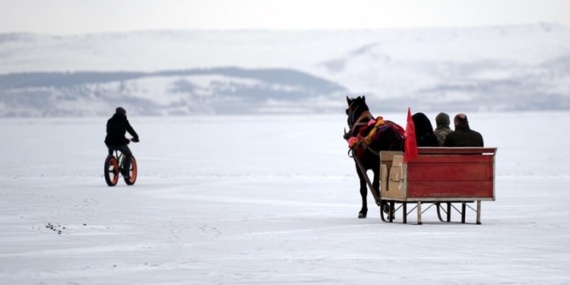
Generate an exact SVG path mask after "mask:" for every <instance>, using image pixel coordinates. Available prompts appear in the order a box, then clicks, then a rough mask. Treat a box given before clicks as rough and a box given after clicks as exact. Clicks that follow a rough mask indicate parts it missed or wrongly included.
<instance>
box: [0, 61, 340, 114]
mask: <svg viewBox="0 0 570 285" xmlns="http://www.w3.org/2000/svg"><path fill="white" fill-rule="evenodd" d="M340 93H342V94H346V93H347V90H346V89H345V88H344V87H342V86H340V85H338V84H334V83H331V82H329V81H326V80H323V79H320V78H317V77H314V76H311V75H308V74H305V73H302V72H297V71H294V70H287V69H247V70H245V69H239V68H215V69H191V70H179V71H161V72H146V73H144V72H73V73H46V72H40V73H17V74H9V75H0V96H2V97H0V98H2V100H1V101H0V116H4V117H38V116H98V115H108V114H109V112H110V111H112V110H114V108H115V107H116V106H119V105H121V106H124V107H126V108H127V110H129V113H131V114H139V115H191V114H218V113H223V114H257V113H307V112H313V113H315V112H316V113H322V112H327V111H331V109H337V108H339V106H340V104H341V103H342V102H339V101H338V100H333V99H331V96H335V95H337V94H340Z"/></svg>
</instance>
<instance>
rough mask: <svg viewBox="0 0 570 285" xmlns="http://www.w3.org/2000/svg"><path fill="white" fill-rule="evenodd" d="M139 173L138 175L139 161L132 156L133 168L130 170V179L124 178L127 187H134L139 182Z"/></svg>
mask: <svg viewBox="0 0 570 285" xmlns="http://www.w3.org/2000/svg"><path fill="white" fill-rule="evenodd" d="M137 173H138V169H137V160H136V159H135V157H134V156H131V168H130V169H129V176H130V177H129V179H127V178H126V177H123V178H124V179H125V183H127V185H134V184H135V182H137Z"/></svg>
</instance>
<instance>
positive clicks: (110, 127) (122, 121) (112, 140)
mask: <svg viewBox="0 0 570 285" xmlns="http://www.w3.org/2000/svg"><path fill="white" fill-rule="evenodd" d="M126 132H129V134H131V135H132V136H133V139H134V140H138V139H139V135H137V133H136V132H135V130H134V129H133V127H131V124H129V120H127V116H125V115H124V114H121V113H115V115H113V117H111V118H110V119H109V120H108V121H107V136H106V137H105V144H106V145H108V146H119V145H124V144H126V143H125V133H126Z"/></svg>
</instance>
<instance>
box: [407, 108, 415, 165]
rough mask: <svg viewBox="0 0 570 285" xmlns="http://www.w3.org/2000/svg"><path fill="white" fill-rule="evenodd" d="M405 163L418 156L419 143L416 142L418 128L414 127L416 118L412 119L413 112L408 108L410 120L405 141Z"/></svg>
mask: <svg viewBox="0 0 570 285" xmlns="http://www.w3.org/2000/svg"><path fill="white" fill-rule="evenodd" d="M404 147H405V152H404V163H407V162H408V161H411V160H414V159H415V158H416V157H418V144H417V142H416V128H415V127H414V120H412V113H411V112H410V108H408V121H407V122H406V141H405V146H404Z"/></svg>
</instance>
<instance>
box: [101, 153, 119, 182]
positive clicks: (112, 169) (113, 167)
mask: <svg viewBox="0 0 570 285" xmlns="http://www.w3.org/2000/svg"><path fill="white" fill-rule="evenodd" d="M103 171H104V172H103V173H104V174H105V175H104V176H105V182H107V185H108V186H115V185H117V182H119V163H118V162H117V158H116V157H114V156H111V155H110V156H107V158H106V159H105V167H104V170H103Z"/></svg>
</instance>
